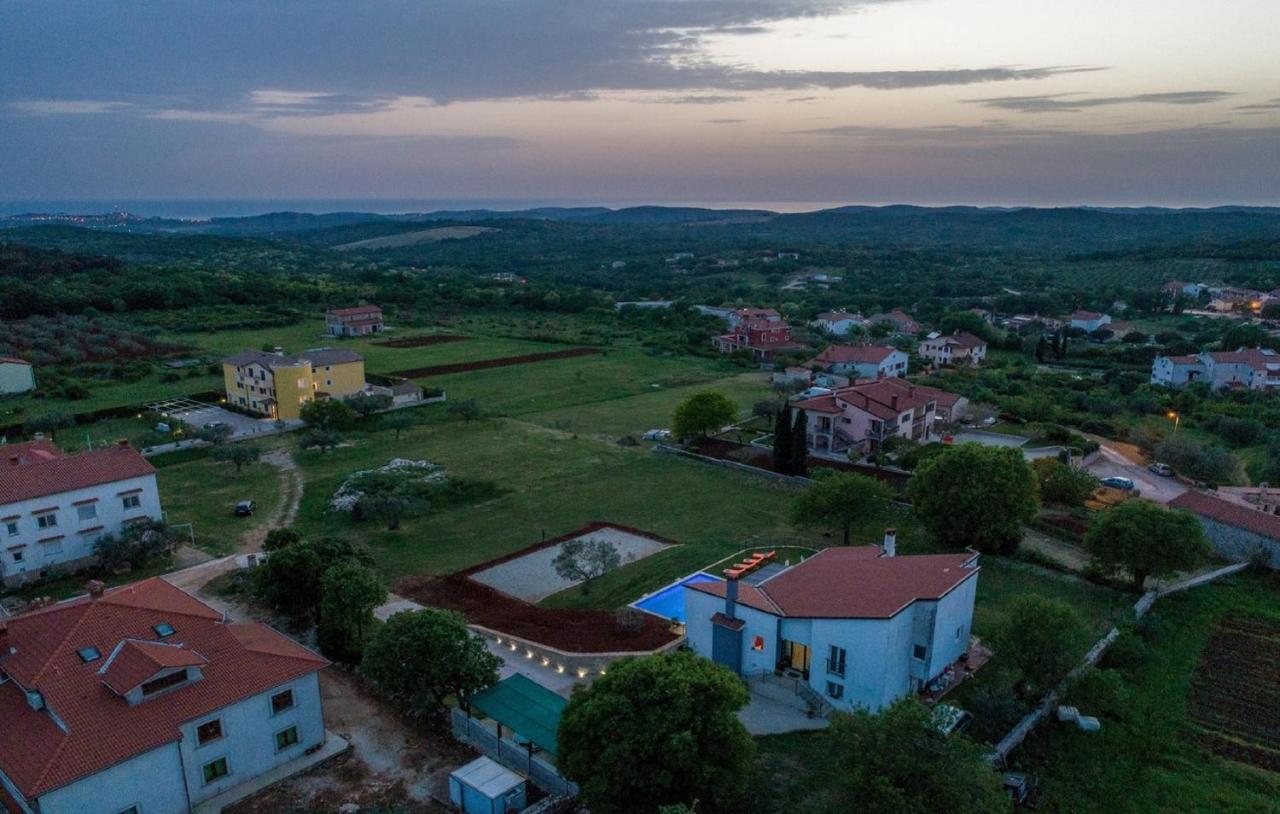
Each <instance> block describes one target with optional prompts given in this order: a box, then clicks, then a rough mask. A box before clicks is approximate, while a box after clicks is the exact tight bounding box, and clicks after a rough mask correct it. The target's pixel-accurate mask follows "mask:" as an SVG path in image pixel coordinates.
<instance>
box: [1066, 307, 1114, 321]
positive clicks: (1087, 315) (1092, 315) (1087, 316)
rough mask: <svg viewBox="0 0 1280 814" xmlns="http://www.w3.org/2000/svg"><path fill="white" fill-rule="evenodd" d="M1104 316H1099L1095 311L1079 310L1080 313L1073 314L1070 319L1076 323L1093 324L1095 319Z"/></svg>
mask: <svg viewBox="0 0 1280 814" xmlns="http://www.w3.org/2000/svg"><path fill="white" fill-rule="evenodd" d="M1104 316H1106V314H1100V313H1098V312H1097V311H1083V310H1081V311H1076V312H1075V313H1074V314H1072V315H1071V319H1072V320H1073V321H1077V322H1093V321H1094V320H1095V319H1098V318H1099V317H1104Z"/></svg>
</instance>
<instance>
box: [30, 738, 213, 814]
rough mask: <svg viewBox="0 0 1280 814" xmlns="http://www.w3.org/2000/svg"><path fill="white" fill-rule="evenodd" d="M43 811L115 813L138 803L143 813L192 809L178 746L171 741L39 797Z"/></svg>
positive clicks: (176, 813) (180, 812)
mask: <svg viewBox="0 0 1280 814" xmlns="http://www.w3.org/2000/svg"><path fill="white" fill-rule="evenodd" d="M39 802H40V814H98V813H99V812H101V814H116V812H119V811H124V810H125V809H126V808H128V807H129V806H132V805H137V806H138V810H139V811H141V812H142V813H143V814H183V812H186V811H188V810H189V808H188V805H187V795H186V791H185V790H184V789H183V786H182V766H181V764H180V762H179V757H178V745H177V744H176V743H168V744H165V745H164V746H161V747H160V748H158V749H153V750H151V751H150V752H145V753H143V754H141V755H138V756H136V757H133V758H130V759H129V760H126V761H124V762H122V763H117V764H116V765H114V766H112V767H111V768H109V769H106V770H104V771H101V772H98V773H97V774H95V775H91V776H89V777H86V778H84V779H82V780H78V781H76V782H75V783H72V784H70V785H67V786H63V787H62V788H58V789H54V790H53V791H51V792H49V793H48V794H45V795H44V796H43V797H41V798H40V800H39Z"/></svg>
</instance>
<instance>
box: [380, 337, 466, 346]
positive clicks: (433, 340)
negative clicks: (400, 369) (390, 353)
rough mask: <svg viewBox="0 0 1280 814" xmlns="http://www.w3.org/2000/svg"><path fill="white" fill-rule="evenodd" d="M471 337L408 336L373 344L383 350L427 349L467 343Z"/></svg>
mask: <svg viewBox="0 0 1280 814" xmlns="http://www.w3.org/2000/svg"><path fill="white" fill-rule="evenodd" d="M469 338H470V337H467V336H454V335H452V334H438V335H436V336H406V337H404V338H402V339H384V340H382V341H381V342H373V343H371V344H374V345H378V346H379V347H383V348H425V347H428V346H430V345H443V344H445V343H447V342H466V341H467V340H468V339H469Z"/></svg>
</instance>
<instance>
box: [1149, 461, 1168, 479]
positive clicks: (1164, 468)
mask: <svg viewBox="0 0 1280 814" xmlns="http://www.w3.org/2000/svg"><path fill="white" fill-rule="evenodd" d="M1147 469H1150V470H1151V471H1152V472H1154V473H1156V474H1157V475H1159V476H1160V477H1162V478H1168V477H1172V476H1173V467H1172V466H1169V465H1168V464H1162V463H1159V462H1157V463H1153V464H1152V465H1151V466H1148V467H1147Z"/></svg>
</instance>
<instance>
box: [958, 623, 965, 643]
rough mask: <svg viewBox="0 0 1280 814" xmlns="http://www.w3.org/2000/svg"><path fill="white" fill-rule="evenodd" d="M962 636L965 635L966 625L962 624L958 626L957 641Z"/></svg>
mask: <svg viewBox="0 0 1280 814" xmlns="http://www.w3.org/2000/svg"><path fill="white" fill-rule="evenodd" d="M962 636H964V625H960V626H959V627H957V628H956V641H960V638H961V637H962Z"/></svg>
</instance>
